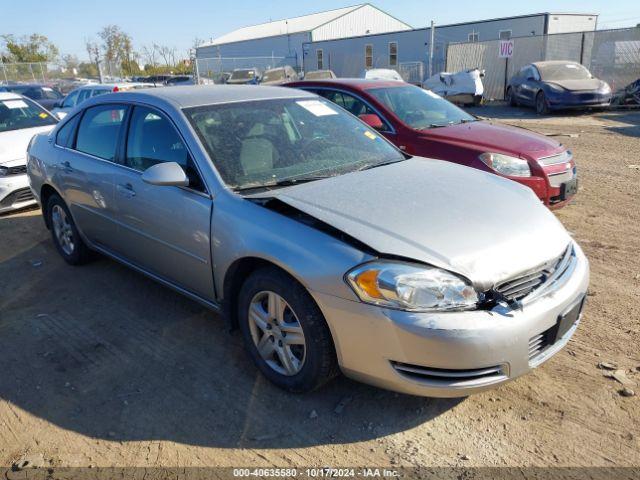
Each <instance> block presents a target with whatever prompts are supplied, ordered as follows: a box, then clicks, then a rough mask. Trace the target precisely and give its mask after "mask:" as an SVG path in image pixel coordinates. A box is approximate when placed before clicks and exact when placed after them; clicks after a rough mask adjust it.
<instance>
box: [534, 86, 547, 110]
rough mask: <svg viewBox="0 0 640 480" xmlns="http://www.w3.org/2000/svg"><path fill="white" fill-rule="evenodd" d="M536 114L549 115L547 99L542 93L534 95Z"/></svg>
mask: <svg viewBox="0 0 640 480" xmlns="http://www.w3.org/2000/svg"><path fill="white" fill-rule="evenodd" d="M536 113H537V114H538V115H546V114H547V113H549V106H548V105H547V98H546V97H545V95H544V92H542V91H540V92H538V94H537V95H536Z"/></svg>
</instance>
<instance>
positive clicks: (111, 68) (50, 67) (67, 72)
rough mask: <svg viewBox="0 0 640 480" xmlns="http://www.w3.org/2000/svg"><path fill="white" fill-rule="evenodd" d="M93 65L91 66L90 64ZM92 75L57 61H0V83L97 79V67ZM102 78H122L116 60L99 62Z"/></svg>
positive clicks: (115, 79) (106, 80)
mask: <svg viewBox="0 0 640 480" xmlns="http://www.w3.org/2000/svg"><path fill="white" fill-rule="evenodd" d="M92 67H93V66H92ZM93 68H94V70H95V72H96V73H94V74H93V75H89V74H86V73H85V72H83V71H82V69H80V68H78V67H67V66H64V65H60V64H58V63H53V62H49V63H44V62H42V63H5V62H1V61H0V84H1V83H5V84H9V83H55V82H56V81H59V80H62V79H72V78H78V77H91V78H92V79H94V80H99V79H100V77H99V75H98V74H97V72H98V69H97V67H93ZM100 70H101V73H102V79H103V80H104V81H105V82H109V81H118V80H120V79H121V78H122V68H121V66H120V65H119V64H118V63H117V62H106V61H103V62H100Z"/></svg>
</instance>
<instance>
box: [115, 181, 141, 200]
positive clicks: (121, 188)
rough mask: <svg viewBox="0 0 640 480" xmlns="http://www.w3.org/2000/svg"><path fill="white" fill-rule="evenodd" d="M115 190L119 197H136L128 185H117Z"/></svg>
mask: <svg viewBox="0 0 640 480" xmlns="http://www.w3.org/2000/svg"><path fill="white" fill-rule="evenodd" d="M116 190H118V193H120V194H121V195H124V196H125V197H127V198H132V197H135V196H136V191H135V190H134V189H133V186H132V185H131V184H130V183H119V184H118V185H116Z"/></svg>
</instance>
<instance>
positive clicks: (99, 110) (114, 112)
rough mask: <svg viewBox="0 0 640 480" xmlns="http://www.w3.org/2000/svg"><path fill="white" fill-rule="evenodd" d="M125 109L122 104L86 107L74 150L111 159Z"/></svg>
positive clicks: (113, 155)
mask: <svg viewBox="0 0 640 480" xmlns="http://www.w3.org/2000/svg"><path fill="white" fill-rule="evenodd" d="M125 111H126V107H124V106H122V105H100V106H96V107H91V108H88V109H87V110H86V112H85V114H84V116H83V117H82V120H81V121H80V126H79V127H78V136H77V139H76V150H78V151H79V152H84V153H88V154H90V155H94V156H96V157H98V158H103V159H105V160H110V161H113V160H114V159H115V156H116V147H117V144H118V136H119V135H120V128H122V122H123V119H124V114H125Z"/></svg>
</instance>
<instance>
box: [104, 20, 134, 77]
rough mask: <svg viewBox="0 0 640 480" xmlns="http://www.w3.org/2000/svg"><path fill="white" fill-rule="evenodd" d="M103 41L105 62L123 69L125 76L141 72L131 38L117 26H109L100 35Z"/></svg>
mask: <svg viewBox="0 0 640 480" xmlns="http://www.w3.org/2000/svg"><path fill="white" fill-rule="evenodd" d="M98 36H99V37H100V39H101V40H102V51H103V54H104V60H105V61H107V62H110V63H112V64H116V65H118V66H120V67H121V68H122V73H123V74H124V75H132V74H135V73H138V72H139V70H140V69H139V67H138V62H137V60H138V54H137V53H136V52H135V51H134V49H133V41H132V39H131V36H130V35H129V34H128V33H126V32H123V31H122V30H121V29H120V27H118V26H117V25H107V26H106V27H104V28H103V29H102V30H100V32H99V33H98Z"/></svg>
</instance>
